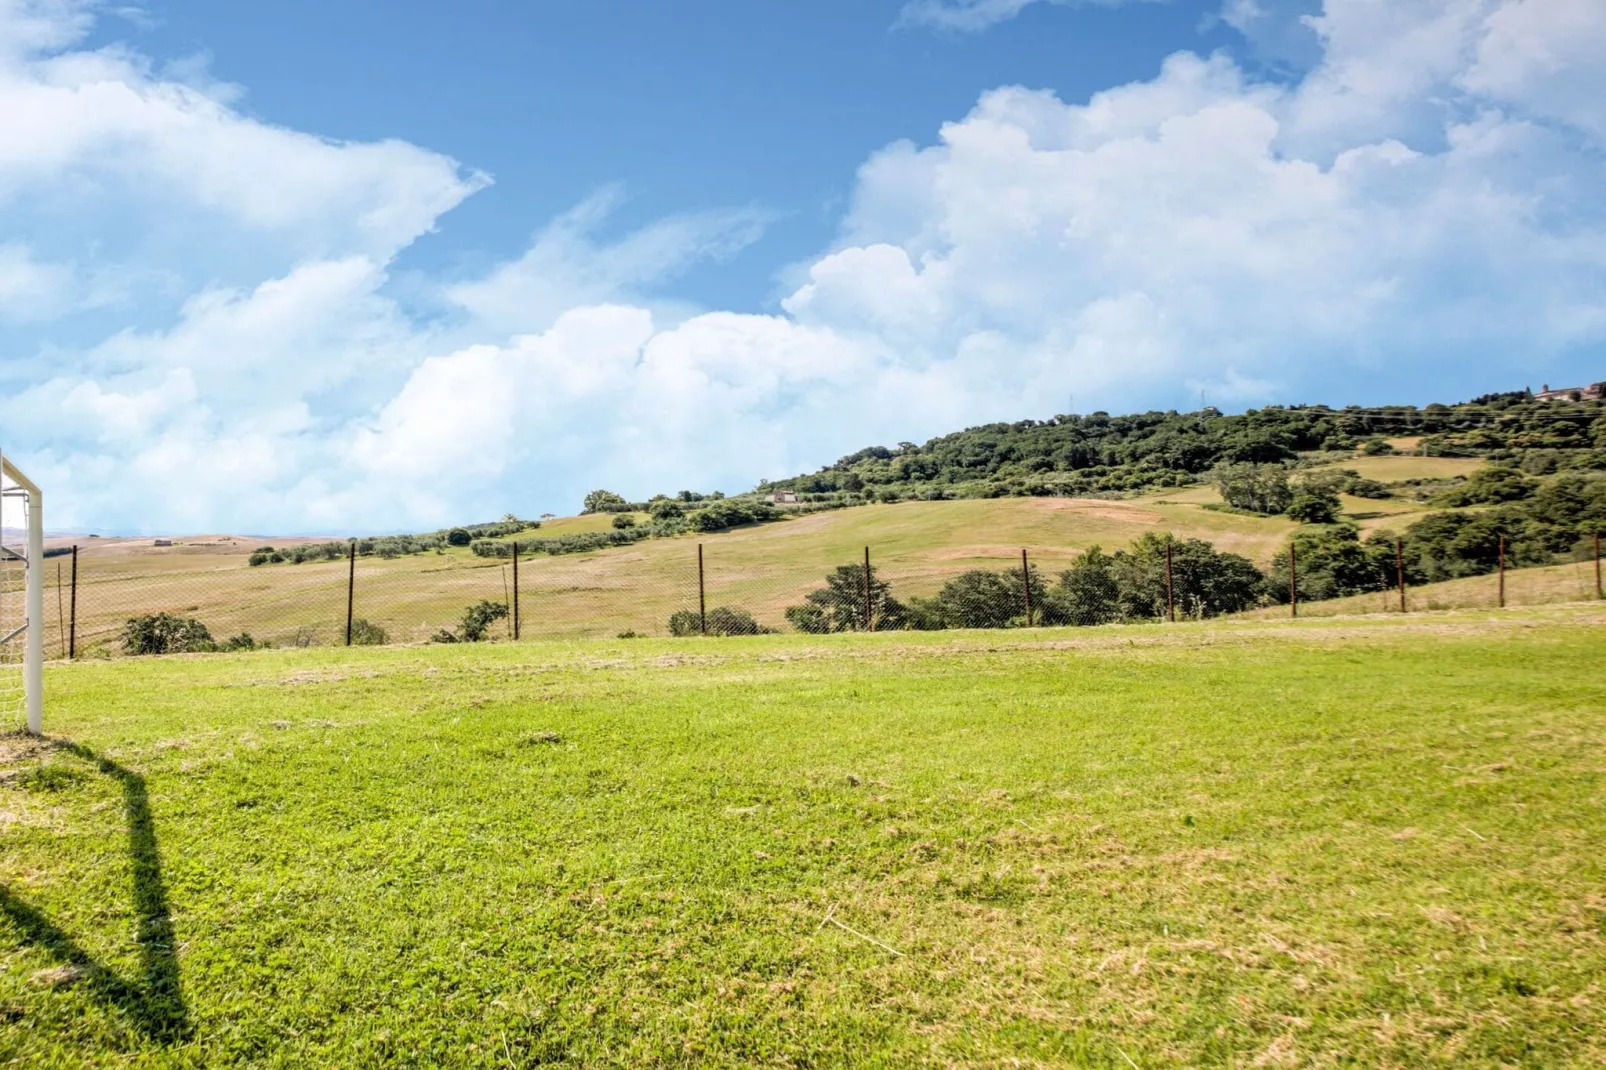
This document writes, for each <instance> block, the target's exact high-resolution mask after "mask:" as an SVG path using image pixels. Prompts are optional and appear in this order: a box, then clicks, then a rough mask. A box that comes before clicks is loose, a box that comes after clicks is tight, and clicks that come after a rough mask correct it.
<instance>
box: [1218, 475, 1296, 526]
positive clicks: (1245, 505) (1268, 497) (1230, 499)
mask: <svg viewBox="0 0 1606 1070" xmlns="http://www.w3.org/2000/svg"><path fill="white" fill-rule="evenodd" d="M1212 481H1213V482H1214V483H1215V485H1216V488H1217V489H1218V490H1220V491H1221V497H1222V500H1224V501H1225V502H1226V503H1227V504H1228V505H1230V506H1232V507H1233V508H1234V509H1247V510H1249V511H1250V512H1255V513H1263V514H1265V515H1266V516H1274V515H1276V514H1278V513H1282V512H1286V511H1287V509H1288V507H1289V506H1290V505H1291V504H1293V501H1294V490H1293V488H1292V487H1291V486H1289V483H1288V469H1286V468H1284V467H1283V466H1282V465H1280V464H1231V465H1227V466H1226V467H1224V468H1218V469H1216V471H1215V473H1214V474H1213V477H1212Z"/></svg>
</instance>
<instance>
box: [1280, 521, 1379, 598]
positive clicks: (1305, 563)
mask: <svg viewBox="0 0 1606 1070" xmlns="http://www.w3.org/2000/svg"><path fill="white" fill-rule="evenodd" d="M1290 546H1291V547H1292V548H1293V550H1294V561H1295V564H1294V568H1295V572H1296V575H1297V578H1298V584H1299V598H1300V601H1302V602H1317V601H1321V600H1322V599H1326V598H1342V597H1344V596H1345V595H1352V594H1363V593H1365V592H1367V591H1381V590H1385V589H1386V588H1389V587H1392V586H1393V585H1394V571H1395V570H1394V544H1393V542H1392V540H1390V541H1384V540H1376V541H1369V542H1367V543H1364V544H1363V543H1362V542H1361V537H1360V531H1359V530H1358V529H1357V528H1356V527H1354V525H1351V524H1339V525H1334V526H1331V527H1316V526H1311V527H1307V528H1301V529H1300V530H1298V531H1296V532H1294V534H1293V536H1292V537H1291V538H1290V539H1289V540H1288V543H1287V544H1285V545H1284V547H1283V550H1282V552H1281V553H1279V554H1278V555H1277V558H1276V559H1275V560H1274V561H1273V562H1272V564H1271V568H1270V570H1269V571H1268V573H1267V576H1266V593H1267V594H1268V596H1269V597H1270V598H1271V599H1273V600H1274V601H1277V602H1281V603H1285V604H1286V603H1287V601H1288V549H1289V547H1290Z"/></svg>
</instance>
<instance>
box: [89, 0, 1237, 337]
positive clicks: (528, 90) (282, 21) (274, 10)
mask: <svg viewBox="0 0 1606 1070" xmlns="http://www.w3.org/2000/svg"><path fill="white" fill-rule="evenodd" d="M903 6H904V5H903V2H902V0H825V2H818V3H807V4H804V3H792V4H787V3H756V4H755V3H741V2H737V0H677V2H674V3H664V2H663V0H657V2H653V0H610V2H600V3H599V2H597V0H536V2H529V0H526V2H511V0H510V2H500V3H492V2H485V0H473V2H469V3H464V4H454V5H451V6H449V7H448V6H443V5H441V4H439V3H434V2H424V0H401V2H395V0H343V2H341V3H338V4H330V3H326V2H317V0H284V2H281V3H275V4H269V5H238V4H227V5H220V4H217V3H215V2H209V0H188V2H183V0H167V2H159V3H153V4H151V5H150V6H148V7H146V8H143V9H141V12H140V14H138V15H137V16H134V18H133V20H132V21H130V20H129V19H128V18H121V19H120V18H116V17H112V18H108V19H104V20H103V21H102V23H101V25H100V26H99V27H98V29H97V31H96V33H95V34H94V36H93V38H92V41H93V43H95V44H115V43H119V42H129V43H132V44H133V45H135V46H136V47H138V48H139V49H140V50H141V51H143V52H146V53H148V54H149V55H151V56H154V57H160V58H164V59H168V60H172V59H175V58H176V59H179V60H183V59H186V58H191V57H205V58H206V60H207V68H208V70H209V72H210V74H211V76H212V77H215V78H217V79H220V80H223V81H226V82H230V83H233V84H235V85H238V86H240V87H241V88H242V89H243V90H244V95H243V96H242V97H241V98H240V100H239V107H240V110H241V111H243V112H245V113H247V114H250V115H253V116H256V117H258V118H260V119H262V120H264V121H267V122H272V123H278V124H283V125H287V126H290V127H293V128H295V129H299V130H309V131H314V132H317V133H319V134H321V135H323V136H325V137H332V138H340V139H348V140H355V141H368V140H378V139H382V138H389V137H398V138H404V139H406V140H408V141H410V142H413V143H415V144H418V145H422V146H426V147H428V148H430V149H432V150H434V151H436V152H441V153H444V154H446V155H448V156H451V157H453V158H455V159H457V160H460V161H463V162H464V163H465V164H468V165H470V166H472V167H475V168H477V169H480V170H483V171H485V172H487V173H488V174H490V175H492V176H494V178H495V185H494V186H493V187H491V188H489V189H487V190H486V191H485V192H483V193H481V194H479V195H477V196H475V197H473V198H472V199H470V200H468V201H467V202H465V203H464V204H463V205H462V206H461V207H460V208H457V209H455V210H454V211H453V212H452V213H451V214H450V215H449V216H448V217H446V218H444V219H443V220H442V221H441V225H440V230H439V232H438V233H436V234H432V235H428V236H426V237H424V238H422V239H420V240H419V241H418V242H416V243H415V244H414V245H413V246H411V247H409V248H408V249H407V250H405V251H404V253H403V255H402V257H401V261H402V263H403V264H405V265H407V266H409V267H415V268H417V269H420V270H429V271H431V272H452V271H457V272H459V273H463V274H471V273H473V272H475V271H479V270H483V269H485V268H486V267H487V266H489V265H491V264H493V263H494V262H496V261H498V260H501V259H504V258H507V257H512V256H517V255H518V254H519V253H520V252H521V251H522V250H523V248H524V246H525V245H526V244H527V243H528V241H529V237H530V235H531V234H532V233H533V232H534V231H535V230H536V229H537V228H539V227H540V226H541V225H542V224H543V223H545V222H546V221H548V220H549V219H551V218H552V217H553V216H555V215H558V214H559V213H561V212H563V211H565V210H566V209H568V208H570V207H572V206H573V205H575V204H576V203H578V202H580V201H582V200H584V199H585V198H586V197H588V196H590V195H591V194H593V193H594V192H595V191H596V190H598V189H600V188H602V187H605V186H608V185H610V184H619V185H622V187H623V191H624V193H625V195H626V199H625V200H624V201H623V202H622V203H621V204H620V206H619V209H618V211H617V212H616V214H615V215H614V217H613V218H612V219H610V221H609V226H607V227H605V228H603V233H604V234H609V233H612V234H617V233H619V232H621V231H623V230H625V229H628V228H630V227H631V226H633V225H634V226H639V225H643V224H646V223H649V222H651V221H652V220H654V219H657V218H660V217H663V216H666V215H671V214H675V213H681V212H688V211H697V210H717V209H722V208H728V207H731V206H743V205H746V206H753V207H755V208H759V209H761V210H763V211H765V212H766V213H767V214H768V215H769V216H770V220H769V223H768V225H767V227H766V229H765V232H764V235H763V236H762V238H760V239H759V240H757V241H755V242H754V243H753V245H752V246H750V247H749V248H747V249H745V250H743V251H742V253H741V254H740V255H738V256H735V257H732V258H731V259H730V260H729V261H726V262H723V263H712V264H699V265H696V266H695V267H694V268H693V269H692V270H691V271H690V272H689V273H688V275H687V276H685V277H683V278H680V279H677V280H676V285H675V287H674V289H675V290H676V292H678V293H680V294H683V295H685V296H687V297H689V298H691V299H693V300H696V301H698V302H699V303H701V304H702V305H704V306H706V307H710V308H742V309H759V308H766V307H774V306H775V305H776V303H777V302H778V300H779V298H780V297H781V296H782V294H781V293H780V292H779V290H778V282H777V279H776V278H775V273H776V271H777V269H778V268H779V267H780V266H781V265H784V264H787V263H790V262H794V261H798V260H802V259H804V258H807V257H809V256H812V255H813V254H816V253H818V252H819V251H820V250H821V249H823V248H825V247H827V246H829V245H830V243H831V240H832V238H833V237H834V235H835V232H836V228H837V226H838V224H839V222H840V219H841V215H842V212H843V209H844V208H845V206H846V201H847V198H848V196H849V194H850V193H851V191H852V187H853V176H854V172H855V170H856V169H857V168H858V166H859V164H861V163H862V162H863V161H864V160H865V159H866V158H867V157H869V156H870V154H871V153H873V152H875V151H876V150H878V149H880V148H882V147H883V146H885V145H887V144H889V143H891V142H894V141H897V140H899V139H902V138H910V137H915V138H919V139H925V138H928V137H929V136H930V135H931V133H932V132H933V131H935V130H936V129H937V128H938V127H939V126H940V125H941V124H942V123H943V122H945V121H947V120H949V119H952V118H955V117H959V116H963V115H964V114H965V113H966V112H967V111H968V110H969V109H970V107H971V106H972V105H973V104H974V103H975V102H976V98H977V97H978V96H979V95H980V93H981V92H982V91H983V90H985V89H990V88H992V87H994V86H999V85H1008V84H1013V83H1019V84H1022V85H1029V86H1047V87H1052V88H1055V89H1056V90H1058V91H1059V92H1060V93H1061V95H1062V96H1065V97H1066V98H1067V99H1077V98H1085V97H1087V96H1089V95H1090V94H1092V93H1094V92H1097V91H1098V90H1100V89H1103V88H1106V87H1108V86H1111V85H1120V84H1122V83H1124V82H1129V81H1133V80H1136V79H1140V78H1145V77H1150V76H1152V75H1153V74H1154V73H1155V72H1156V70H1157V69H1158V67H1159V62H1160V60H1161V59H1162V58H1163V57H1164V56H1166V55H1168V54H1170V53H1171V52H1173V51H1176V50H1177V49H1195V50H1203V51H1209V50H1212V49H1217V48H1234V47H1239V46H1240V45H1241V43H1242V38H1241V37H1240V36H1239V35H1237V34H1236V33H1234V32H1233V31H1232V30H1231V28H1230V27H1228V26H1226V25H1225V24H1224V23H1221V22H1220V20H1219V19H1215V18H1213V17H1212V16H1213V15H1214V14H1215V12H1216V5H1215V4H1213V3H1201V2H1197V0H1190V2H1185V3H1184V2H1177V3H1133V4H1126V5H1115V6H1098V5H1096V6H1084V7H1081V8H1079V9H1078V10H1075V11H1072V10H1070V9H1067V8H1063V7H1056V6H1053V5H1044V4H1039V5H1034V6H1028V7H1027V8H1025V9H1024V10H1022V11H1021V12H1020V14H1019V16H1018V17H1014V18H1010V19H1006V20H1004V21H1002V22H999V23H996V24H994V25H992V26H990V27H989V28H988V31H987V32H985V33H982V32H974V31H971V32H965V31H963V30H954V29H943V28H940V27H933V26H930V25H927V24H919V23H910V24H907V25H905V24H901V23H900V14H901V12H902V10H903Z"/></svg>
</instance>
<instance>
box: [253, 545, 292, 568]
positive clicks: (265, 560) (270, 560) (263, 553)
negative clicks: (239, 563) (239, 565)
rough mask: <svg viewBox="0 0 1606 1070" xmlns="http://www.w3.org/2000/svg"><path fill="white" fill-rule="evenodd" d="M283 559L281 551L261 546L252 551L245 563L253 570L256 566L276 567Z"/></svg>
mask: <svg viewBox="0 0 1606 1070" xmlns="http://www.w3.org/2000/svg"><path fill="white" fill-rule="evenodd" d="M284 559H285V557H284V554H283V553H282V552H281V551H279V550H275V549H274V548H273V547H271V546H263V547H259V548H258V549H255V550H252V551H251V556H250V557H249V558H247V559H246V560H247V563H249V564H250V565H251V566H252V567H253V568H255V567H256V566H258V565H277V564H279V563H280V562H281V561H283V560H284Z"/></svg>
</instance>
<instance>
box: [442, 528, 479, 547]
mask: <svg viewBox="0 0 1606 1070" xmlns="http://www.w3.org/2000/svg"><path fill="white" fill-rule="evenodd" d="M473 541H474V536H472V535H470V534H469V533H468V530H467V529H466V528H453V529H452V530H451V531H448V532H447V533H446V545H447V546H467V545H468V544H469V543H471V542H473Z"/></svg>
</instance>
